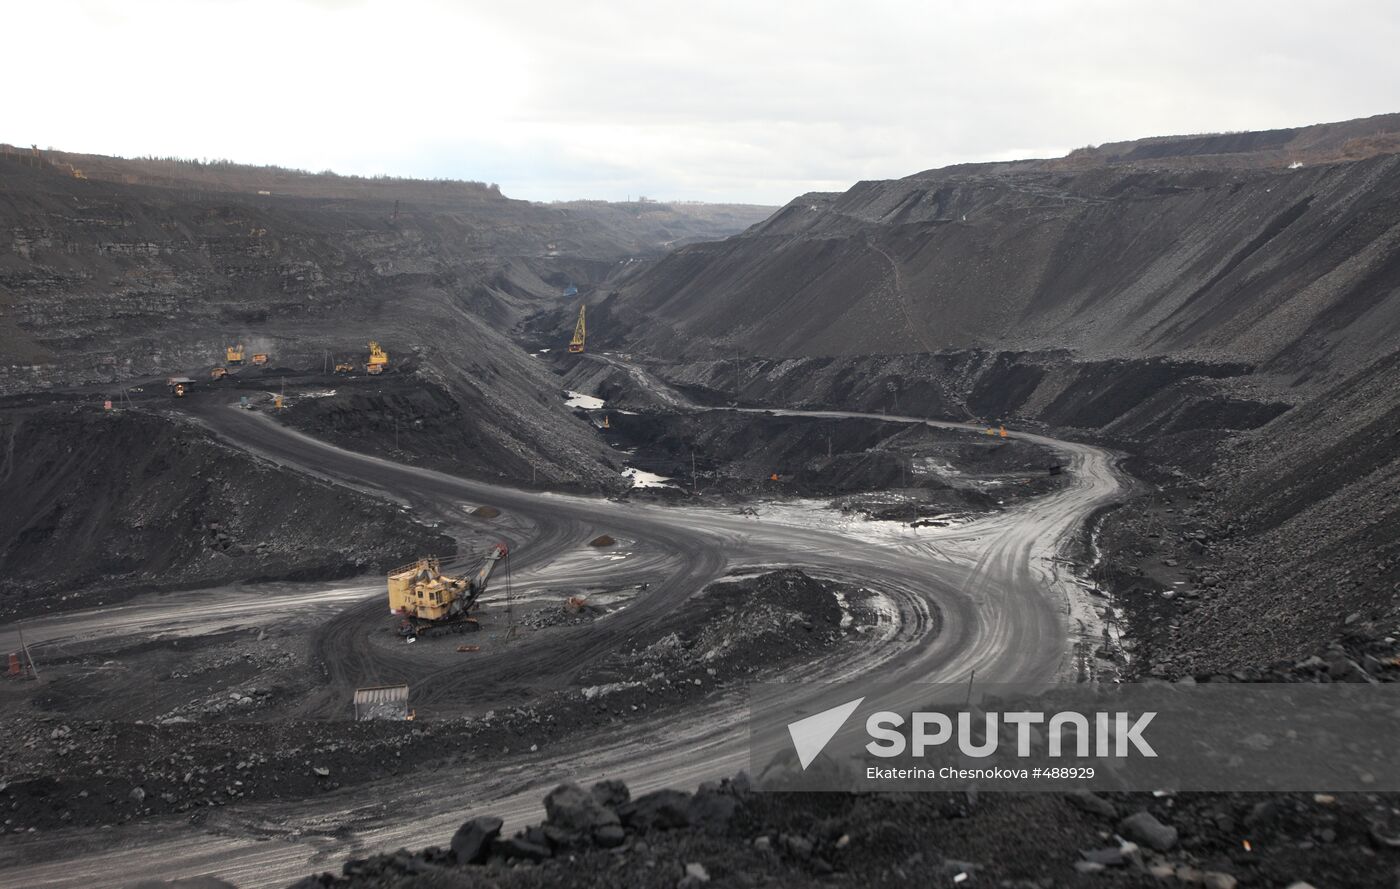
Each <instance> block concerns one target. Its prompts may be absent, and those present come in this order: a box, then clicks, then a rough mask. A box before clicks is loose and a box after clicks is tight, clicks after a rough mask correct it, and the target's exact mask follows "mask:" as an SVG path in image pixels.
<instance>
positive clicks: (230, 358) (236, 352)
mask: <svg viewBox="0 0 1400 889" xmlns="http://www.w3.org/2000/svg"><path fill="white" fill-rule="evenodd" d="M224 359H225V362H226V363H227V364H229V365H230V366H232V367H238V366H239V365H240V364H242V363H243V344H242V343H238V344H237V345H233V346H229V347H228V348H227V349H225V350H224Z"/></svg>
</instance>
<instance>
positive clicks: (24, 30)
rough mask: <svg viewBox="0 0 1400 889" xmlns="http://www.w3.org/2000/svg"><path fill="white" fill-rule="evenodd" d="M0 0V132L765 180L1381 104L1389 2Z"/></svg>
mask: <svg viewBox="0 0 1400 889" xmlns="http://www.w3.org/2000/svg"><path fill="white" fill-rule="evenodd" d="M1317 10H1318V7H1317V6H1315V5H1312V4H1301V3H1299V4H1290V3H1286V2H1271V3H1264V2H1255V0H1245V2H1233V3H1218V2H1212V3H1207V2H1202V0H1184V2H1180V3H1174V4H1167V5H1160V6H1154V7H1143V6H1141V5H1139V4H1123V3H1118V2H1107V0H1073V2H1059V3H1052V2H1032V0H1022V2H1000V3H971V2H916V0H910V2H867V3H863V4H860V5H855V4H849V3H837V2H824V0H822V2H806V3H796V2H768V3H764V2H748V3H731V2H710V3H698V4H678V3H657V2H655V0H651V2H640V0H614V2H606V3H589V2H543V0H539V2H531V0H517V2H514V3H510V4H505V3H498V2H477V3H472V2H467V3H458V2H447V0H399V2H388V0H363V2H336V0H247V2H238V0H183V2H178V0H157V2H138V0H123V2H109V0H86V2H76V0H69V2H63V0H49V2H45V3H28V2H10V0H7V2H6V3H5V6H4V12H3V18H4V21H5V23H6V31H7V32H8V36H9V38H10V39H9V41H8V43H9V46H10V48H9V51H8V56H9V58H8V59H7V66H6V67H7V70H8V71H9V72H10V77H11V79H10V81H9V87H8V88H7V90H6V92H5V95H4V97H3V99H0V103H3V104H0V140H3V141H10V142H16V143H20V144H28V143H29V142H36V143H38V144H40V145H41V146H43V145H53V146H56V147H61V148H66V149H71V150H79V151H97V152H104V153H113V154H158V155H165V154H176V155H182V156H199V157H230V158H234V159H236V160H241V161H247V162H253V163H280V164H285V165H290V166H299V167H305V168H309V169H323V168H327V167H329V168H334V169H336V170H340V171H343V172H355V173H382V172H387V173H401V174H408V175H420V176H453V177H461V178H469V179H480V180H486V181H497V182H500V183H501V184H502V186H503V188H504V189H505V191H506V192H507V193H508V194H511V195H513V196H518V197H528V198H536V199H548V198H569V197H582V196H590V197H609V198H621V197H624V196H625V195H627V194H632V195H636V194H638V193H646V194H651V195H655V196H658V197H677V198H701V199H732V200H752V201H768V202H780V201H785V200H787V199H788V198H790V197H792V196H793V195H795V194H797V193H800V192H802V191H806V190H814V189H821V190H831V189H839V188H844V187H846V186H848V185H849V184H850V183H852V182H854V181H856V180H858V179H863V178H876V177H891V176H902V175H907V174H909V173H912V172H915V171H918V170H922V169H927V168H930V167H933V166H940V165H943V164H947V163H957V162H963V161H970V160H985V159H1000V158H1006V157H1010V156H1015V155H1016V154H1017V153H1019V152H1020V150H1021V149H1022V148H1023V147H1024V146H1047V147H1046V148H1042V149H1039V150H1036V151H1035V152H1033V153H1036V154H1052V153H1061V152H1063V151H1065V150H1068V149H1070V148H1074V147H1077V146H1079V145H1083V144H1087V143H1097V142H1103V141H1109V140H1113V139H1123V138H1132V137H1136V136H1144V135H1160V134H1166V133H1176V132H1202V131H1218V130H1239V129H1256V128H1267V127H1273V126H1290V125H1300V124H1306V123H1313V122H1318V121H1323V120H1338V119H1345V118H1348V117H1356V116H1363V115H1366V114H1375V113H1381V112H1385V111H1394V110H1400V109H1397V108H1396V107H1395V100H1396V97H1395V95H1394V90H1393V85H1394V84H1395V83H1396V82H1400V54H1396V53H1394V52H1393V49H1392V47H1393V46H1395V45H1396V44H1397V41H1400V12H1397V11H1395V9H1394V7H1393V6H1392V5H1391V4H1389V3H1382V2H1374V3H1373V2H1344V3H1339V4H1331V5H1329V6H1328V7H1327V11H1326V14H1325V15H1324V14H1319V13H1318V12H1317Z"/></svg>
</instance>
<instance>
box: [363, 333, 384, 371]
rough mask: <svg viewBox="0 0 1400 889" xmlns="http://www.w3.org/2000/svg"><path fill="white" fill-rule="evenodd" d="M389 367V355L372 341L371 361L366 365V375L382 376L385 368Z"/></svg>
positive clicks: (370, 345) (370, 348) (370, 347)
mask: <svg viewBox="0 0 1400 889" xmlns="http://www.w3.org/2000/svg"><path fill="white" fill-rule="evenodd" d="M388 366H389V353H388V352H385V351H384V350H383V349H381V348H379V344H378V343H376V342H374V341H373V340H370V344H369V361H368V362H366V363H365V373H371V374H381V373H383V372H384V368H386V367H388Z"/></svg>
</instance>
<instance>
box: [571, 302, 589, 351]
mask: <svg viewBox="0 0 1400 889" xmlns="http://www.w3.org/2000/svg"><path fill="white" fill-rule="evenodd" d="M585 308H587V306H579V307H578V323H577V324H575V325H574V338H573V339H572V340H570V341H569V351H570V352H582V351H583V341H584V340H585V339H587V334H588V329H587V328H586V327H585V326H584V323H583V310H584V309H585Z"/></svg>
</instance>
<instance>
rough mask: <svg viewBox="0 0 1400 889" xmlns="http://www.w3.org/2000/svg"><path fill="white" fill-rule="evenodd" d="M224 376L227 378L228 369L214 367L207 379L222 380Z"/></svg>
mask: <svg viewBox="0 0 1400 889" xmlns="http://www.w3.org/2000/svg"><path fill="white" fill-rule="evenodd" d="M226 376H228V368H226V367H216V368H213V369H212V370H210V371H209V379H211V380H222V379H223V378H224V377H226Z"/></svg>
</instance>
